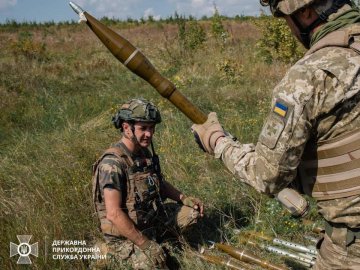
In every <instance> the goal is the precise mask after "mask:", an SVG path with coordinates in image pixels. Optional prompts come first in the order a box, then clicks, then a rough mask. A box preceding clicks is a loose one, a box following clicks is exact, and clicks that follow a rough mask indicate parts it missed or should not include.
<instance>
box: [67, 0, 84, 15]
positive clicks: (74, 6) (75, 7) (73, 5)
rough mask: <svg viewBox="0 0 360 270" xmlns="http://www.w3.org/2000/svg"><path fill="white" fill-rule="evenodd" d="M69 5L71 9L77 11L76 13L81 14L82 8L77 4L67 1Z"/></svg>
mask: <svg viewBox="0 0 360 270" xmlns="http://www.w3.org/2000/svg"><path fill="white" fill-rule="evenodd" d="M69 5H70V7H72V9H73V10H74V11H75V12H76V13H77V14H79V15H80V14H81V13H83V12H84V10H82V8H81V7H79V6H78V5H77V4H75V3H73V2H69Z"/></svg>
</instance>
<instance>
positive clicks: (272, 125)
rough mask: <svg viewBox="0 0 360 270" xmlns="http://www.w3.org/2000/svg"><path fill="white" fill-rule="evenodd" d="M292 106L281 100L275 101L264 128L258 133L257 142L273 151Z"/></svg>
mask: <svg viewBox="0 0 360 270" xmlns="http://www.w3.org/2000/svg"><path fill="white" fill-rule="evenodd" d="M292 109H293V105H291V104H288V103H286V102H285V101H283V100H281V99H277V100H276V101H275V105H274V107H273V109H272V111H271V113H270V115H269V116H268V118H267V119H266V122H265V124H264V127H263V129H262V131H261V133H260V137H259V141H260V142H261V143H263V144H264V145H266V146H267V147H269V148H270V149H274V148H275V146H276V144H277V142H278V140H279V139H280V136H281V134H282V132H283V130H284V128H285V125H286V123H287V121H288V118H289V115H290V114H291V111H292Z"/></svg>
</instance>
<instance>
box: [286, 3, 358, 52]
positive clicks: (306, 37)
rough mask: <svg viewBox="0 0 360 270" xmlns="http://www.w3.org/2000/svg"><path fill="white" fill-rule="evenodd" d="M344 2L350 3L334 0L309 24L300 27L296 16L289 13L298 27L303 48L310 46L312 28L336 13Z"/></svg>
mask: <svg viewBox="0 0 360 270" xmlns="http://www.w3.org/2000/svg"><path fill="white" fill-rule="evenodd" d="M345 4H350V5H351V1H350V0H336V1H334V2H333V4H332V6H331V7H330V8H328V9H327V10H324V11H323V12H321V13H320V14H319V17H318V18H317V19H316V20H315V21H313V22H312V23H311V24H310V25H309V26H307V27H305V28H304V27H302V26H301V24H300V23H299V21H298V20H297V18H296V17H295V16H293V15H291V18H292V20H293V21H294V23H295V25H296V27H298V29H299V31H300V38H301V41H302V43H303V44H304V46H305V48H307V49H309V48H310V41H311V39H310V33H311V31H312V30H314V29H315V28H316V27H317V26H319V25H320V24H321V23H323V22H326V20H327V18H329V16H330V15H331V14H333V13H336V12H337V11H338V10H339V9H340V8H341V7H342V6H344V5H345Z"/></svg>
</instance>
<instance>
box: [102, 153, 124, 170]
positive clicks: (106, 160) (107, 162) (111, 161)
mask: <svg viewBox="0 0 360 270" xmlns="http://www.w3.org/2000/svg"><path fill="white" fill-rule="evenodd" d="M124 158H125V157H123V156H119V155H116V154H114V153H107V154H105V155H103V157H102V159H101V160H100V162H99V168H100V169H103V168H105V167H106V168H108V167H112V168H114V167H119V168H121V167H124V166H126V162H125V160H124Z"/></svg>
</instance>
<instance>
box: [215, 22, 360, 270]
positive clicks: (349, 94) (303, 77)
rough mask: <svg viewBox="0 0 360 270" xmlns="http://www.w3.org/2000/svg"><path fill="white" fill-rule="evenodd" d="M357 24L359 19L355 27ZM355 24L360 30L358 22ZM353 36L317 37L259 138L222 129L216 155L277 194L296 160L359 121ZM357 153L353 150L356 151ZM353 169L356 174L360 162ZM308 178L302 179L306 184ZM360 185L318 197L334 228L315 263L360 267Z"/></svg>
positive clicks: (359, 59)
mask: <svg viewBox="0 0 360 270" xmlns="http://www.w3.org/2000/svg"><path fill="white" fill-rule="evenodd" d="M356 26H357V27H360V25H353V26H352V27H356ZM353 32H354V33H353V34H354V36H355V37H357V36H358V34H359V33H360V30H359V29H357V31H353ZM348 38H349V37H348ZM344 40H346V39H344ZM348 40H350V39H347V40H346V41H345V44H338V43H341V40H338V39H336V40H335V39H334V40H331V39H330V40H326V42H322V40H320V41H319V44H321V42H322V43H323V45H324V44H325V45H324V46H316V45H317V44H315V47H314V48H312V49H311V50H310V51H309V52H308V53H307V54H306V55H305V56H304V57H303V58H302V59H301V60H299V61H298V62H297V63H296V64H295V65H294V66H293V67H291V68H290V70H289V71H288V72H287V74H286V75H285V77H284V78H283V79H282V81H281V82H280V83H279V84H278V85H277V86H276V88H275V89H274V92H273V98H272V110H271V112H270V114H269V115H268V117H267V120H266V122H265V124H264V126H263V129H262V131H261V133H260V136H259V140H258V143H257V144H256V145H254V144H242V143H240V142H238V141H234V140H233V139H232V138H231V137H225V138H224V139H223V140H222V141H220V142H219V143H217V145H216V148H215V157H217V158H221V159H222V161H223V162H224V164H225V165H226V167H227V168H228V169H229V170H230V171H231V172H232V173H233V174H235V175H237V176H238V177H239V178H240V180H241V181H243V182H245V183H247V184H249V185H251V186H253V187H254V188H255V189H256V190H258V191H260V192H263V193H267V194H274V193H277V192H279V191H280V190H281V189H282V188H285V187H286V186H287V185H288V184H289V183H291V182H293V181H298V180H300V178H301V175H299V174H298V168H299V167H301V164H302V163H303V162H304V159H305V158H304V157H305V156H306V155H305V154H306V153H308V152H309V150H310V151H313V149H314V148H316V145H317V144H318V143H319V142H321V141H326V140H331V139H333V138H337V137H339V136H342V135H343V134H348V133H350V132H351V131H353V130H356V129H359V127H360V103H359V101H360V76H359V72H360V54H359V51H358V50H359V48H360V46H359V43H358V44H357V46H358V47H357V48H353V49H351V48H349V46H348V45H349V44H347V42H348ZM331 43H333V45H332V44H331ZM354 150H356V149H354ZM357 152H359V151H357ZM356 155H357V156H354V157H353V158H354V159H359V156H360V155H359V153H357V154H356ZM354 173H355V175H356V174H357V177H359V175H360V169H359V166H357V168H355V170H354ZM308 180H309V179H301V181H302V186H303V187H304V183H305V184H306V181H308ZM304 181H305V182H304ZM357 182H358V183H360V182H359V179H358V178H357ZM357 186H360V185H357ZM355 188H356V187H355ZM308 193H309V195H311V190H310V192H308ZM359 193H360V192H359V190H358V188H357V191H356V192H354V193H353V194H351V196H349V194H348V196H340V197H339V196H338V198H331V196H329V197H328V198H326V196H325V198H326V199H325V200H324V199H319V200H317V206H318V209H319V213H320V214H321V215H322V216H323V217H324V219H325V220H326V221H327V222H329V223H330V224H332V225H333V228H332V229H331V232H330V233H329V231H327V233H326V236H325V240H324V242H323V244H322V246H321V249H320V254H319V256H318V259H317V264H316V266H315V269H360V240H359V239H355V240H354V238H353V237H352V238H351V239H349V235H350V236H351V234H349V230H350V228H354V231H355V232H357V231H358V230H359V229H358V228H360V195H359ZM324 195H326V194H324ZM335 197H336V196H335ZM328 234H329V235H328ZM346 235H348V239H347V238H346V237H347V236H346Z"/></svg>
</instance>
